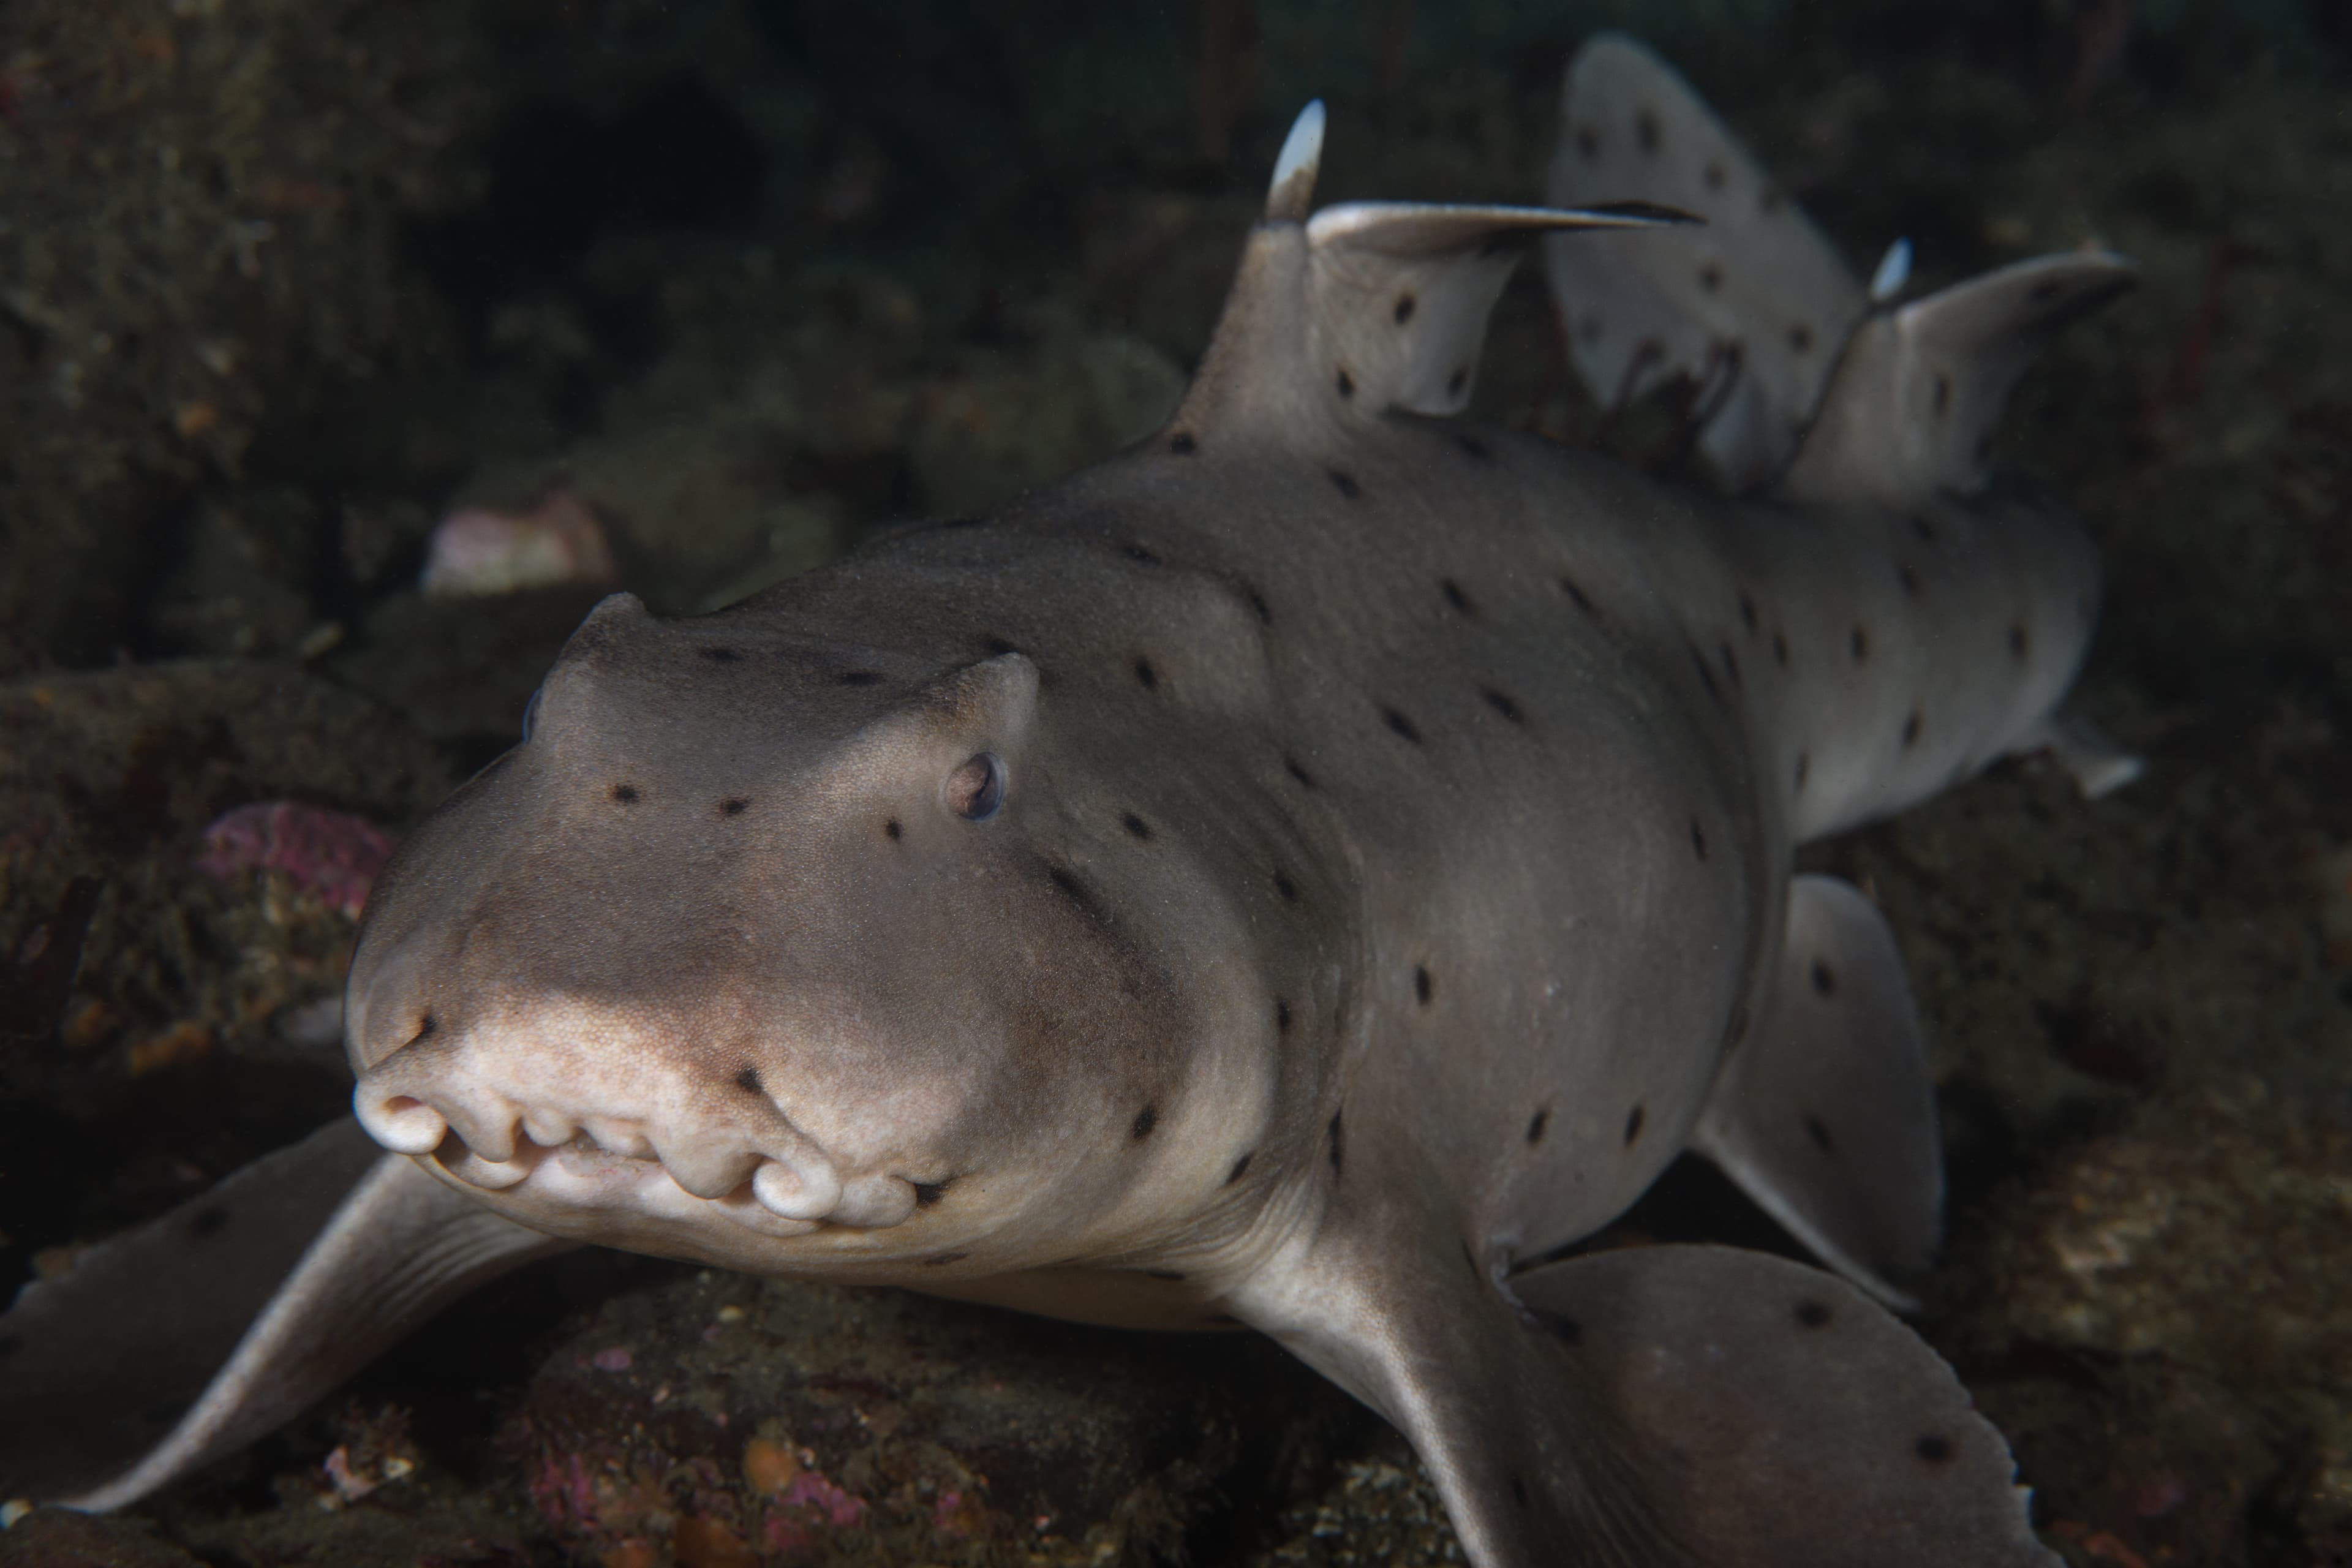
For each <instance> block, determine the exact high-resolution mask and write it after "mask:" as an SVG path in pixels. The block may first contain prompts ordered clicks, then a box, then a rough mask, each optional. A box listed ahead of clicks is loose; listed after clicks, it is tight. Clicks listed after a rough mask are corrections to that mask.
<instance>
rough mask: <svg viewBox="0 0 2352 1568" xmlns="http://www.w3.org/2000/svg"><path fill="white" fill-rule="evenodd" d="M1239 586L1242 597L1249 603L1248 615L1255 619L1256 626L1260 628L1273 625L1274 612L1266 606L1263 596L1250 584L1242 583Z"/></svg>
mask: <svg viewBox="0 0 2352 1568" xmlns="http://www.w3.org/2000/svg"><path fill="white" fill-rule="evenodd" d="M1239 586H1240V588H1241V595H1242V597H1243V598H1244V599H1247V600H1248V601H1249V607H1250V613H1251V614H1252V615H1254V616H1256V617H1257V620H1258V625H1260V626H1272V625H1274V610H1273V607H1272V606H1271V605H1267V604H1266V602H1265V595H1264V594H1261V593H1259V592H1258V591H1257V589H1256V587H1255V586H1254V585H1253V584H1248V583H1243V584H1239Z"/></svg>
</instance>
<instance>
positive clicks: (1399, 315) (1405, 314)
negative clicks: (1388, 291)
mask: <svg viewBox="0 0 2352 1568" xmlns="http://www.w3.org/2000/svg"><path fill="white" fill-rule="evenodd" d="M1413 304H1414V300H1413V297H1412V295H1410V294H1400V295H1398V296H1397V302H1396V309H1395V310H1391V311H1390V312H1389V314H1391V315H1392V316H1394V317H1395V318H1396V324H1397V325H1398V326H1400V327H1402V326H1403V325H1404V324H1405V323H1406V322H1407V321H1412V310H1413Z"/></svg>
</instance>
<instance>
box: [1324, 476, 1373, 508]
mask: <svg viewBox="0 0 2352 1568" xmlns="http://www.w3.org/2000/svg"><path fill="white" fill-rule="evenodd" d="M1324 471H1325V472H1326V473H1328V474H1329V475H1330V476H1331V483H1332V485H1333V487H1334V488H1336V489H1338V490H1339V493H1340V494H1341V495H1343V496H1346V497H1347V498H1348V499H1349V500H1355V499H1356V498H1357V497H1358V496H1360V495H1362V494H1363V493H1364V487H1363V486H1361V485H1360V484H1358V483H1357V482H1356V476H1355V475H1353V474H1351V473H1349V472H1348V470H1347V469H1345V468H1327V469H1325V470H1324Z"/></svg>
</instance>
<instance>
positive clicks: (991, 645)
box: [980, 637, 1021, 658]
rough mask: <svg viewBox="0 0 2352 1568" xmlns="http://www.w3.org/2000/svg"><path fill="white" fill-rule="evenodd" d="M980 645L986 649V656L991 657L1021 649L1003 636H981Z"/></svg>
mask: <svg viewBox="0 0 2352 1568" xmlns="http://www.w3.org/2000/svg"><path fill="white" fill-rule="evenodd" d="M980 646H981V647H984V648H986V649H987V650H988V657H989V658H1003V657H1004V656H1005V655H1006V654H1008V653H1019V652H1020V651H1021V650H1020V649H1019V648H1018V647H1014V646H1013V644H1011V643H1009V642H1006V641H1005V640H1004V639H1003V637H982V638H981V639H980Z"/></svg>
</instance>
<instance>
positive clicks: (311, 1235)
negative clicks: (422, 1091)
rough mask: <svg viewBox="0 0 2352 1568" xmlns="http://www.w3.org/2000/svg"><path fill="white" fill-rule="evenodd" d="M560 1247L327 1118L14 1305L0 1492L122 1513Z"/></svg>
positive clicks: (3, 1387)
mask: <svg viewBox="0 0 2352 1568" xmlns="http://www.w3.org/2000/svg"><path fill="white" fill-rule="evenodd" d="M573 1245H574V1244H573V1243H571V1242H565V1241H559V1240H557V1239H555V1238H554V1237H546V1236H541V1234H539V1233H538V1232H536V1231H531V1230H526V1229H524V1228H523V1227H522V1226H519V1225H516V1224H515V1223H514V1222H513V1221H511V1220H508V1219H504V1218H501V1217H499V1215H495V1214H492V1213H491V1212H490V1211H489V1210H488V1209H486V1208H483V1207H481V1206H480V1205H478V1204H475V1203H472V1202H470V1201H468V1200H467V1198H465V1197H464V1196H463V1195H462V1194H457V1193H456V1192H453V1191H451V1190H450V1189H449V1188H448V1187H446V1186H445V1185H444V1184H441V1183H440V1182H437V1181H436V1180H435V1179H434V1178H433V1177H431V1176H428V1175H426V1174H425V1173H424V1172H423V1171H422V1170H421V1169H419V1168H418V1167H417V1166H416V1164H415V1162H413V1161H411V1160H409V1159H407V1158H406V1157H404V1156H402V1155H396V1154H386V1153H384V1152H383V1151H382V1150H380V1149H378V1148H377V1147H376V1146H375V1144H374V1143H373V1142H370V1141H369V1139H368V1137H367V1135H366V1134H365V1133H363V1132H362V1131H360V1129H359V1125H358V1123H356V1122H354V1121H349V1120H345V1121H338V1122H335V1123H333V1124H332V1125H331V1126H328V1127H326V1128H323V1129H321V1130H320V1131H318V1132H315V1133H313V1134H312V1135H311V1136H310V1137H309V1138H307V1139H305V1140H304V1141H303V1142H299V1143H297V1144H295V1145H293V1146H292V1147H290V1148H287V1149H282V1150H279V1151H278V1152H277V1153H275V1154H271V1155H268V1156H266V1157H265V1158H263V1159H260V1160H257V1161H256V1162H255V1163H252V1164H250V1165H248V1166H247V1167H246V1168H245V1169H243V1170H241V1171H239V1172H237V1173H236V1174H235V1175H232V1176H230V1177H229V1178H228V1179H227V1180H226V1181H224V1182H223V1183H221V1184H219V1185H218V1186H216V1187H215V1188H214V1189H213V1190H212V1191H211V1192H209V1193H206V1194H205V1195H204V1196H203V1197H200V1198H197V1199H195V1200H194V1201H193V1202H191V1203H189V1204H186V1205H183V1206H181V1207H180V1208H177V1209H175V1210H173V1212H172V1213H170V1214H168V1215H164V1216H163V1217H162V1218H161V1219H158V1220H155V1221H153V1222H152V1223H151V1224H148V1225H146V1226H141V1227H140V1228H138V1229H136V1230H133V1231H130V1232H127V1233H125V1234H124V1235H122V1236H119V1237H115V1238H114V1239H112V1240H110V1241H108V1242H105V1243H103V1244H101V1245H100V1246H97V1247H91V1248H89V1250H88V1251H86V1252H84V1253H83V1254H82V1255H81V1257H80V1258H79V1260H78V1261H77V1263H76V1264H75V1266H74V1268H73V1269H72V1271H71V1272H69V1273H68V1274H66V1275H64V1276H63V1277H61V1278H59V1279H48V1280H41V1281H37V1282H36V1283H34V1284H31V1285H28V1286H26V1288H25V1289H24V1290H23V1291H21V1292H20V1293H19V1294H18V1296H17V1298H16V1304H15V1305H14V1306H13V1307H11V1308H10V1309H9V1310H8V1311H7V1313H6V1314H5V1316H0V1497H29V1498H34V1499H38V1500H55V1501H61V1502H64V1503H67V1504H68V1505H69V1506H72V1507H76V1508H85V1509H93V1510H107V1509H113V1508H120V1507H122V1506H124V1505H125V1504H127V1503H131V1502H133V1501H136V1500H138V1499H140V1498H142V1497H143V1496H145V1495H146V1494H147V1493H149V1492H151V1491H152V1490H154V1489H156V1488H158V1487H161V1486H163V1485H165V1484H166V1483H168V1482H170V1481H172V1480H173V1479H177V1478H178V1477H180V1476H182V1475H184V1474H186V1473H187V1472H188V1471H190V1470H193V1469H194V1468H197V1467H198V1466H201V1465H204V1464H206V1463H208V1462H210V1461H211V1460H214V1459H216V1458H222V1457H223V1456H225V1455H227V1454H229V1453H232V1452H234V1451H235V1450H236V1449H237V1448H239V1447H244V1446H245V1445H246V1444H247V1443H250V1442H251V1441H253V1440H254V1439H255V1438H257V1437H258V1436H262V1435H263V1434H264V1433H266V1432H268V1431H269V1430H270V1429H271V1428H272V1427H274V1426H278V1425H279V1424H280V1423H282V1422H285V1421H287V1420H289V1419H290V1418H292V1417H293V1416H294V1415H297V1414H299V1412H300V1411H301V1410H302V1408H303V1407H304V1406H305V1405H309V1404H310V1402H311V1401H313V1400H315V1399H317V1398H319V1397H320V1395H322V1394H326V1393H327V1392H328V1391H329V1390H331V1389H332V1388H333V1387H334V1386H335V1385H336V1384H339V1383H341V1381H342V1380H343V1379H344V1378H346V1377H348V1376H349V1375H351V1373H353V1372H356V1371H357V1370H358V1369H359V1368H360V1367H362V1366H363V1365H365V1364H366V1363H368V1362H369V1361H371V1360H373V1358H374V1356H375V1355H376V1354H377V1353H378V1352H381V1351H383V1350H384V1349H385V1348H387V1347H388V1346H390V1345H391V1344H393V1343H394V1342H396V1341H397V1340H399V1339H400V1338H401V1337H402V1336H403V1335H404V1334H406V1333H407V1332H408V1331H410V1330H411V1329H413V1328H415V1327H416V1326H417V1325H418V1324H419V1323H421V1322H423V1321H425V1319H426V1318H428V1317H430V1316H432V1314H433V1313H434V1312H435V1311H436V1310H439V1309H440V1308H441V1307H442V1306H444V1305H445V1304H446V1303H447V1302H449V1301H451V1300H455V1299H456V1298H457V1297H458V1296H460V1295H462V1294H464V1293H465V1292H466V1291H467V1290H469V1289H472V1288H473V1287H475V1286H476V1285H478V1284H481V1283H482V1282H484V1281H485V1280H488V1279H492V1278H495V1277H496V1276H498V1275H499V1274H503V1273H505V1272H507V1271H508V1270H509V1269H511V1268H517V1267H519V1266H520V1265H521V1264H523V1263H526V1262H529V1261H530V1260H531V1259H533V1258H541V1257H546V1256H548V1255H550V1254H551V1253H555V1252H560V1251H562V1250H565V1249H566V1248H568V1247H572V1246H573Z"/></svg>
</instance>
